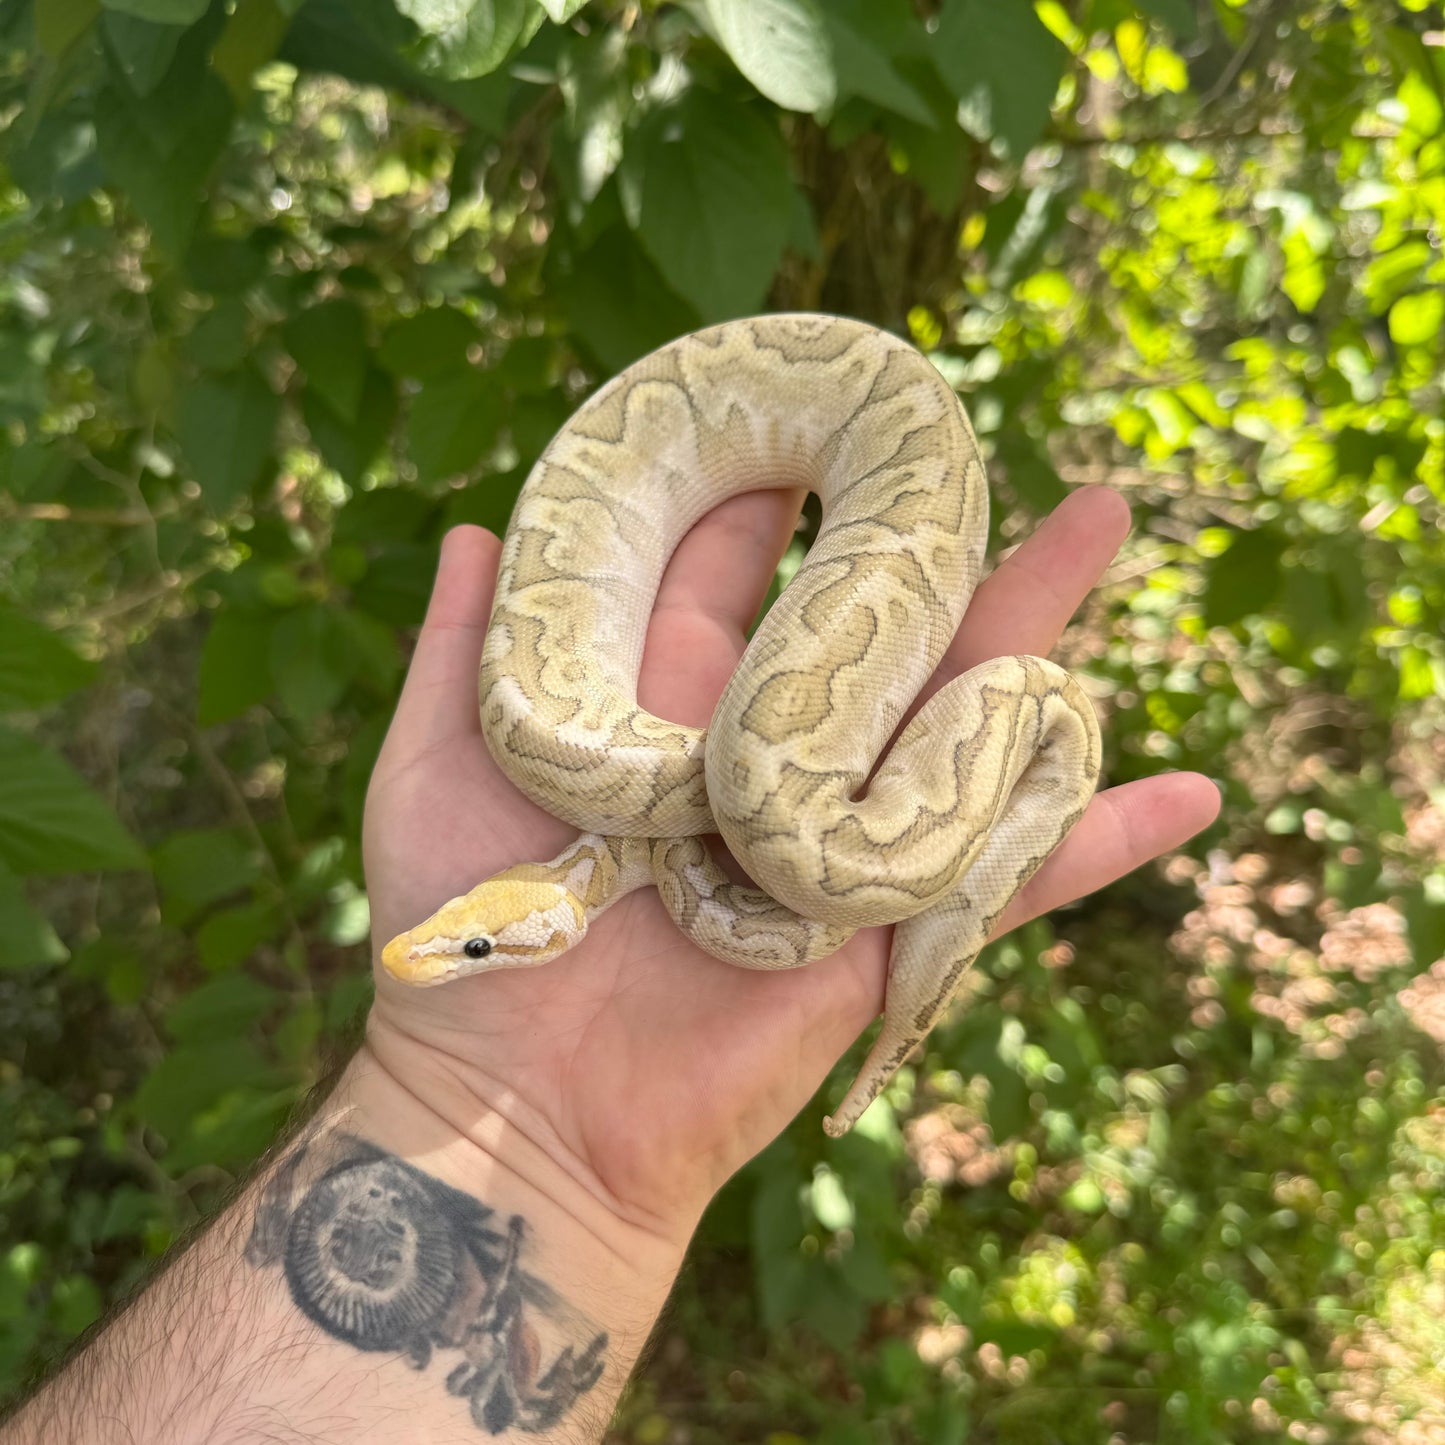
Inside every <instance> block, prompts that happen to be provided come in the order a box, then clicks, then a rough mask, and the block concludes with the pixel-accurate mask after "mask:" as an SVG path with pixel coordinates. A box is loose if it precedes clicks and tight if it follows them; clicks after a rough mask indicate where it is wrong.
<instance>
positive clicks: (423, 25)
mask: <svg viewBox="0 0 1445 1445" xmlns="http://www.w3.org/2000/svg"><path fill="white" fill-rule="evenodd" d="M396 8H397V9H398V10H399V11H401V13H402V14H403V15H405V16H406V17H407V19H408V20H410V21H412V23H413V24H414V25H415V26H416V27H417V29H418V30H420V31H421V34H422V39H421V41H420V43H419V44H418V46H417V48H416V58H417V63H418V64H419V65H420V66H421V67H422V69H423V70H426V71H429V72H430V73H432V74H434V75H439V76H442V77H444V78H446V79H448V80H467V79H471V78H473V77H475V76H479V75H487V74H489V73H490V72H491V71H493V70H495V69H496V68H497V67H498V66H499V65H500V64H501V63H502V61H504V60H505V59H506V58H507V55H508V54H509V53H510V51H511V50H512V48H513V46H515V45H517V44H519V43H520V42H521V41H522V40H523V39H524V38H525V37H526V36H527V35H528V34H530V33H533V31H535V27H536V22H537V21H539V20H540V19H541V18H542V11H541V10H540V9H539V10H538V11H536V13H535V19H534V17H533V15H532V14H531V13H530V6H529V5H528V3H527V0H396ZM529 22H530V25H531V29H530V30H529V28H528V27H529Z"/></svg>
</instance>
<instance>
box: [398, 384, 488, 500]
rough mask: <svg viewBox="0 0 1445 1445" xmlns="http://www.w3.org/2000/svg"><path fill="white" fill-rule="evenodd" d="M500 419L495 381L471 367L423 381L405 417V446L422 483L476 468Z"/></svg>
mask: <svg viewBox="0 0 1445 1445" xmlns="http://www.w3.org/2000/svg"><path fill="white" fill-rule="evenodd" d="M501 422H502V394H501V388H500V387H499V386H498V385H497V382H496V380H495V379H494V378H493V377H491V376H489V375H488V374H487V373H486V372H484V371H481V370H479V369H478V368H477V367H475V366H466V367H463V368H462V369H461V370H460V371H455V372H452V373H450V374H448V375H445V376H441V377H437V378H436V379H435V380H432V381H428V382H426V383H425V384H424V385H423V387H422V389H421V392H420V394H419V395H418V396H417V397H416V398H415V399H414V400H413V401H412V404H411V414H410V416H409V417H408V418H407V450H408V452H409V453H410V454H411V459H412V461H413V462H415V463H416V469H417V474H418V477H419V479H420V480H421V481H423V482H435V481H441V480H443V479H445V478H447V477H454V476H458V475H460V474H462V473H464V472H470V471H472V470H474V469H475V468H476V467H477V466H478V465H479V464H480V463H481V461H482V460H483V458H484V456H485V455H486V453H487V451H488V450H489V449H490V447H491V445H492V443H493V442H494V441H495V440H496V438H497V431H498V429H499V428H500V426H501Z"/></svg>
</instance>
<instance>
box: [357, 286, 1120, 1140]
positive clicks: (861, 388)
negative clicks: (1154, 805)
mask: <svg viewBox="0 0 1445 1445" xmlns="http://www.w3.org/2000/svg"><path fill="white" fill-rule="evenodd" d="M790 486H805V487H808V488H810V489H811V490H813V491H815V492H817V493H818V494H819V497H820V499H821V502H822V508H823V520H822V525H821V528H820V530H819V533H818V537H817V540H816V542H815V543H814V545H813V547H812V548H811V549H810V550H809V552H808V555H807V556H806V557H805V559H804V560H803V563H802V565H801V566H800V567H799V569H798V571H797V573H796V574H795V576H794V577H793V579H792V581H791V582H790V583H789V584H788V586H787V587H786V588H785V589H784V591H783V593H782V595H781V597H780V598H779V599H778V601H777V602H776V603H775V604H774V606H773V607H772V608H771V609H770V610H769V612H768V614H767V616H766V617H765V618H764V619H763V621H762V623H761V624H760V626H759V627H758V629H757V632H756V633H755V635H754V637H753V639H752V641H751V643H750V644H749V646H748V649H747V651H746V653H745V654H744V656H743V658H742V661H741V662H740V663H739V664H738V667H737V668H736V670H735V671H734V673H733V676H732V678H731V680H730V681H729V682H728V684H727V686H726V688H725V690H724V692H723V695H722V698H721V699H720V701H719V702H718V705H717V708H716V710H715V712H714V713H713V717H712V721H711V724H710V725H709V727H708V728H707V729H705V730H704V729H699V728H693V727H684V726H682V725H680V724H677V723H673V722H667V721H665V720H664V719H662V718H658V717H655V716H653V715H652V714H650V713H648V712H646V711H644V710H643V709H642V708H641V707H639V705H638V702H637V677H638V671H639V668H640V666H641V662H642V651H643V643H644V640H645V637H646V633H647V624H648V619H649V617H650V615H651V611H652V607H653V603H654V601H655V600H656V597H657V592H658V586H659V584H660V582H661V579H662V575H663V570H664V568H665V567H666V565H667V562H668V559H669V558H670V557H671V555H672V552H673V549H674V548H675V547H676V545H677V543H678V542H679V541H680V540H681V538H682V537H683V536H684V535H685V534H686V532H687V531H688V529H689V528H690V527H692V525H693V524H694V523H695V522H696V521H697V520H698V519H699V518H700V517H702V516H703V515H704V514H705V513H706V512H708V511H709V510H711V509H712V508H713V507H715V506H716V505H717V504H718V503H719V502H721V501H723V500H724V499H725V498H727V497H730V496H733V495H735V494H737V493H739V492H746V491H754V490H759V489H762V488H769V487H790ZM987 531H988V493H987V482H986V479H985V477H984V469H983V463H982V461H981V459H980V457H979V452H978V447H977V444H976V442H975V440H974V436H973V432H972V429H971V428H970V426H969V422H968V418H967V416H966V415H965V413H964V411H963V408H962V406H961V405H960V403H959V401H958V398H957V397H956V396H955V395H954V393H953V391H952V390H951V389H950V387H949V386H948V385H947V383H946V382H945V381H944V380H943V378H942V377H941V376H940V375H939V374H938V372H937V371H936V370H935V368H934V367H933V366H932V365H931V364H930V363H929V362H928V360H927V359H926V358H925V357H923V356H922V355H921V354H920V353H919V352H917V351H916V350H914V349H913V348H912V347H911V346H908V345H907V344H905V343H904V342H902V341H899V340H898V339H897V338H895V337H893V336H890V335H888V334H887V333H886V332H883V331H879V330H877V329H875V328H874V327H871V326H867V325H864V324H863V323H861V322H857V321H851V320H845V319H842V318H839V317H832V316H816V315H803V314H798V315H787V314H783V315H772V316H765V317H757V318H753V319H749V320H742V321H731V322H725V323H724V324H722V325H720V326H713V327H710V328H708V329H707V330H704V331H699V332H697V333H695V334H693V335H691V336H685V337H682V338H681V339H680V340H678V341H674V342H672V343H671V344H669V345H667V346H664V347H662V348H661V349H660V350H658V351H656V352H653V353H652V354H651V355H650V356H647V357H644V358H643V359H642V360H640V361H638V362H636V363H635V364H634V365H632V366H631V367H629V368H628V369H627V370H625V371H624V372H622V373H621V374H620V375H619V376H617V377H615V378H614V379H613V380H612V381H611V382H609V383H608V384H607V385H605V386H603V387H601V388H600V389H599V390H598V391H597V392H596V393H595V394H594V395H593V396H592V397H591V398H590V399H589V400H588V401H587V402H585V403H584V404H583V406H582V407H581V408H580V409H579V410H578V411H577V412H576V414H575V415H574V416H573V417H572V418H571V419H570V420H569V421H568V422H567V423H566V424H565V425H564V426H563V428H562V430H561V431H560V432H559V433H558V434H557V436H556V437H555V438H554V439H553V441H552V442H551V444H550V445H549V446H548V447H547V450H546V451H545V452H544V453H543V454H542V456H541V458H540V459H539V461H538V462H537V464H536V466H535V468H534V469H533V471H532V473H531V475H530V476H529V477H528V478H527V481H526V484H525V485H524V487H523V488H522V492H521V495H520V497H519V498H518V501H517V506H516V509H515V511H514V513H513V516H512V522H511V526H510V527H509V529H508V531H507V536H506V539H505V542H504V544H503V550H502V559H501V567H500V572H499V577H498V583H497V592H496V600H495V602H494V604H493V611H492V618H491V626H490V629H489V631H488V634H487V638H486V642H485V645H484V650H483V656H482V665H481V672H480V679H479V684H480V705H481V716H482V726H483V730H484V732H485V735H486V739H487V743H488V746H489V748H490V750H491V752H492V755H493V757H494V758H495V759H496V761H497V763H498V765H499V766H500V767H501V768H502V770H503V771H504V772H505V773H506V774H507V776H508V777H509V778H510V779H511V781H512V782H513V783H514V784H515V785H516V786H517V787H518V788H519V789H520V790H521V791H522V792H523V793H525V794H526V795H527V796H528V797H529V798H531V799H532V800H533V801H534V802H536V803H538V804H540V805H541V806H542V807H543V808H545V809H546V810H547V811H548V812H550V813H552V814H554V815H555V816H557V817H559V818H562V819H564V820H565V821H567V822H569V823H571V824H572V825H573V826H575V827H577V828H579V829H581V830H582V836H581V837H580V838H579V839H578V840H577V842H576V843H574V844H573V845H572V846H571V847H569V848H568V849H566V850H565V851H564V852H563V853H562V854H561V855H560V856H559V857H558V858H555V859H553V860H552V861H551V862H550V863H545V864H536V863H525V864H522V865H520V866H518V867H515V868H509V869H507V870H506V871H505V872H503V873H500V874H498V875H497V876H496V877H495V878H492V879H489V880H487V881H486V882H483V883H481V884H479V885H478V886H477V887H476V888H474V889H472V891H471V892H470V893H468V894H466V895H464V896H463V897H461V898H458V899H454V900H452V901H451V902H450V903H447V904H445V905H444V906H443V907H442V908H440V909H439V910H438V911H437V912H436V913H435V914H433V915H432V917H431V918H429V919H427V920H426V921H425V922H424V923H421V924H420V925H418V926H417V927H416V928H413V929H412V930H410V931H409V932H408V933H405V934H403V935H401V936H400V937H399V938H397V939H394V940H393V941H392V942H391V943H389V944H388V945H387V947H386V948H385V949H384V950H383V954H382V959H383V964H384V966H385V967H386V968H387V969H388V971H389V972H391V973H392V974H393V975H395V976H396V977H397V978H399V979H403V980H405V981H407V982H410V983H414V984H431V983H443V982H446V981H448V980H451V979H456V978H461V977H465V976H466V975H468V974H471V973H477V972H482V971H485V970H490V969H494V968H515V967H525V966H530V965H535V964H539V963H544V962H546V961H547V960H549V959H552V958H555V957H557V956H558V955H559V954H561V953H562V952H564V951H565V950H567V949H568V948H571V947H573V946H574V945H575V944H576V943H577V942H578V941H579V940H580V939H581V938H582V936H583V934H584V933H585V932H586V929H587V926H588V924H589V923H590V922H591V921H592V920H593V919H594V918H595V917H596V916H597V915H598V914H599V913H601V912H602V910H603V909H605V908H607V907H608V906H610V905H611V904H612V903H614V902H615V901H616V900H617V899H618V898H620V897H622V896H623V895H624V894H625V893H627V892H630V891H631V890H633V889H635V888H642V887H650V886H655V887H656V888H657V889H658V891H659V894H660V896H661V898H662V900H663V903H664V905H665V906H666V908H667V910H668V912H669V914H670V915H671V916H672V918H673V919H674V920H675V922H676V923H677V925H678V927H679V928H680V929H681V930H682V931H683V933H684V934H686V935H687V936H688V937H689V938H690V939H691V940H692V941H693V942H695V943H697V944H698V945H699V946H700V947H702V948H703V949H705V950H706V951H707V952H709V953H711V954H713V955H715V956H716V957H718V958H721V959H724V960H726V961H727V962H729V963H733V964H737V965H739V966H741V967H744V968H793V967H796V966H798V965H801V964H806V963H809V962H811V961H813V960H814V959H817V958H821V957H823V956H824V955H826V954H828V953H831V952H833V951H835V950H836V949H837V948H839V947H840V946H841V945H842V944H843V943H844V942H845V941H846V940H847V939H848V938H849V937H850V936H851V935H852V933H853V932H854V931H856V930H857V929H859V928H864V927H869V926H874V925H879V924H897V925H898V926H897V928H896V929H895V931H894V935H893V948H892V954H891V957H890V960H889V974H888V986H887V994H886V1002H885V1014H884V1023H883V1027H882V1030H881V1032H880V1034H879V1036H878V1038H877V1041H876V1042H875V1044H874V1045H873V1048H872V1051H871V1052H870V1054H869V1055H868V1058H867V1061H866V1062H865V1064H864V1065H863V1068H862V1071H861V1072H860V1074H859V1076H858V1078H857V1079H856V1080H855V1081H854V1083H853V1085H852V1087H851V1088H850V1089H849V1091H848V1094H847V1096H846V1098H845V1099H844V1100H843V1103H842V1105H841V1106H840V1108H839V1109H838V1110H837V1111H836V1112H835V1113H834V1114H833V1115H832V1116H831V1118H829V1119H828V1120H826V1121H825V1125H824V1127H825V1128H826V1129H827V1130H828V1132H829V1133H830V1134H834V1135H838V1134H842V1133H843V1132H845V1131H846V1130H847V1129H848V1128H849V1127H850V1126H851V1125H852V1124H853V1123H854V1122H855V1121H856V1120H857V1118H858V1116H859V1115H860V1114H861V1113H862V1111H863V1110H864V1108H866V1107H867V1105H868V1104H869V1103H870V1102H871V1101H872V1099H873V1098H874V1097H875V1096H876V1095H877V1093H878V1092H879V1091H880V1090H881V1089H882V1087H883V1086H884V1085H885V1084H886V1083H887V1082H888V1080H889V1078H890V1077H891V1076H892V1075H893V1073H894V1072H895V1071H896V1070H897V1068H898V1066H899V1065H900V1064H901V1063H902V1062H903V1060H904V1059H905V1058H906V1057H907V1056H908V1054H909V1053H910V1052H911V1050H912V1049H913V1048H914V1046H915V1045H916V1044H917V1043H918V1042H919V1041H920V1040H921V1039H922V1038H923V1037H924V1036H925V1035H926V1034H927V1033H928V1031H929V1029H930V1028H932V1026H933V1024H934V1023H935V1022H936V1021H937V1019H938V1018H939V1016H940V1015H941V1014H942V1013H943V1011H944V1009H945V1008H946V1006H947V1004H948V1001H949V999H950V997H951V996H952V994H953V992H954V990H955V988H956V986H957V984H958V981H959V979H960V978H961V977H962V975H963V973H964V971H965V970H966V969H967V968H968V966H969V965H970V964H971V963H972V961H973V959H974V957H975V956H976V955H977V953H978V951H979V949H980V948H981V947H982V946H983V944H984V943H985V942H986V941H987V938H988V935H989V932H990V930H991V929H992V927H993V925H994V923H995V922H996V921H997V919H998V918H999V916H1000V915H1001V914H1002V912H1003V910H1004V908H1005V907H1006V906H1007V904H1008V903H1009V901H1010V900H1011V899H1012V898H1013V896H1014V895H1015V894H1016V893H1017V892H1018V890H1019V889H1020V888H1021V887H1022V886H1023V884H1024V883H1025V882H1026V881H1027V880H1028V878H1029V877H1030V875H1031V874H1032V873H1033V872H1034V870H1035V869H1036V868H1037V867H1038V866H1039V864H1040V863H1041V862H1042V861H1043V860H1044V858H1045V857H1047V856H1048V854H1049V853H1050V852H1051V851H1052V850H1053V849H1054V848H1055V847H1056V846H1057V844H1058V843H1059V842H1060V841H1061V840H1062V838H1063V837H1064V835H1065V834H1066V833H1067V832H1068V831H1069V829H1070V828H1071V827H1072V826H1073V825H1074V823H1075V822H1077V821H1078V819H1079V818H1080V816H1081V815H1082V813H1083V811H1084V808H1085V807H1086V806H1087V804H1088V801H1089V799H1090V797H1091V796H1092V794H1093V791H1094V787H1095V784H1096V782H1097V780H1098V774H1099V752H1100V749H1099V730H1098V724H1097V722H1096V720H1095V717H1094V712H1093V708H1092V707H1091V705H1090V703H1089V701H1088V698H1087V697H1086V696H1085V695H1084V693H1083V691H1082V689H1081V688H1080V687H1079V685H1078V683H1077V682H1076V681H1075V680H1074V679H1073V678H1071V677H1070V676H1069V675H1068V674H1067V673H1066V672H1064V671H1063V670H1062V669H1060V668H1059V667H1058V666H1056V665H1055V664H1054V663H1051V662H1048V661H1045V660H1043V659H1040V658H1034V657H1002V658H995V659H993V660H992V661H989V662H985V663H982V664H980V665H979V666H977V667H975V668H973V669H971V670H970V671H969V672H966V673H964V674H963V675H962V676H960V677H958V678H956V679H954V680H953V681H951V682H950V683H948V684H947V685H946V686H944V687H943V688H941V689H940V690H939V691H938V692H937V693H935V694H934V695H933V696H932V697H931V698H929V700H928V701H927V702H926V703H925V704H924V705H923V707H922V708H920V709H919V711H918V712H917V714H916V715H915V716H914V717H913V718H912V719H911V720H910V721H909V722H908V724H907V726H906V727H904V728H903V730H902V731H901V732H900V733H899V734H898V736H897V738H896V739H894V740H893V742H892V746H891V747H890V746H889V742H890V739H892V738H893V735H894V733H895V731H896V729H897V728H898V724H899V723H900V722H901V720H902V719H903V718H904V716H905V715H906V713H907V711H908V709H909V707H910V706H911V704H912V703H913V701H914V699H915V698H916V697H917V696H918V694H919V692H920V691H921V690H922V688H923V687H924V684H925V683H926V682H927V680H928V678H929V676H930V675H931V674H932V672H933V670H934V668H935V667H936V665H937V664H938V662H939V660H940V659H941V657H942V656H943V653H944V651H945V649H946V648H947V647H948V645H949V642H950V641H951V639H952V638H953V635H954V633H955V631H956V630H957V628H958V625H959V623H960V621H961V620H962V617H963V614H964V611H965V609H966V608H967V606H968V602H969V599H970V597H971V596H972V594H973V591H974V588H975V587H976V585H977V583H978V581H979V578H980V575H981V572H982V567H983V550H984V543H985V540H986V535H987ZM880 757H881V759H882V760H881V762H880V761H879V759H880ZM714 832H717V833H721V834H722V836H723V839H724V841H725V842H726V843H727V845H728V847H729V848H730V849H731V851H732V853H733V854H734V855H735V857H736V858H737V859H738V861H739V862H740V863H741V864H742V866H743V868H744V869H745V870H746V871H747V873H748V875H749V877H750V878H751V879H753V880H755V881H756V883H757V884H758V885H759V886H758V887H757V888H750V887H746V886H743V885H739V884H736V883H734V882H732V881H731V880H730V879H729V878H728V876H727V875H726V873H724V871H723V870H722V869H721V867H720V866H719V865H718V864H717V863H716V862H715V861H714V860H713V859H712V858H711V857H710V855H709V854H708V851H707V849H706V847H705V846H704V843H703V840H702V838H701V837H700V835H702V834H708V833H714Z"/></svg>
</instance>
